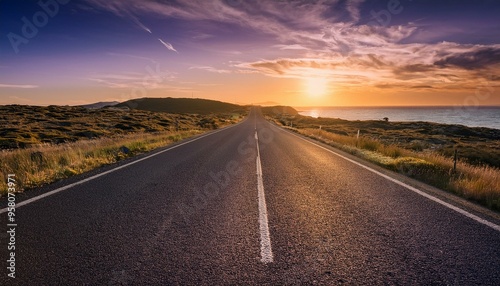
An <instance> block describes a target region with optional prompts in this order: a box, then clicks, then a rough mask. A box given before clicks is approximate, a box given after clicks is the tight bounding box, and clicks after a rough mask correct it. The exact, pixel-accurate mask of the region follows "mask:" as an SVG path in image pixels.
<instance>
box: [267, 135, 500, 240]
mask: <svg viewBox="0 0 500 286" xmlns="http://www.w3.org/2000/svg"><path fill="white" fill-rule="evenodd" d="M271 126H273V125H271ZM277 128H279V127H277ZM280 130H283V131H285V132H287V133H289V134H291V135H293V136H295V137H297V138H300V139H302V140H304V141H306V142H309V143H310V144H313V145H315V146H317V147H319V148H321V149H324V150H326V151H328V152H330V153H332V154H334V155H336V156H338V157H340V158H342V159H344V160H347V161H349V162H351V163H353V164H356V165H358V166H360V167H362V168H364V169H366V170H368V171H370V172H372V173H375V174H377V175H379V176H381V177H383V178H385V179H387V180H389V181H391V182H394V183H396V184H398V185H400V186H402V187H405V188H407V189H408V190H410V191H413V192H415V193H417V194H419V195H421V196H423V197H425V198H427V199H429V200H431V201H434V202H436V203H438V204H440V205H442V206H445V207H447V208H449V209H451V210H454V211H456V212H457V213H459V214H461V215H464V216H466V217H468V218H470V219H472V220H475V221H476V222H478V223H480V224H483V225H485V226H488V227H490V228H492V229H494V230H496V231H499V232H500V225H497V224H495V223H492V222H490V221H488V220H485V219H483V218H481V217H478V216H477V215H474V214H471V213H470V212H468V211H466V210H463V209H461V208H459V207H456V206H454V205H452V204H449V203H447V202H445V201H443V200H440V199H438V198H436V197H434V196H432V195H429V194H427V193H426V192H423V191H421V190H419V189H417V188H415V187H412V186H410V185H407V184H405V183H403V182H401V181H398V180H396V179H394V178H392V177H389V176H387V175H385V174H383V173H381V172H379V171H377V170H375V169H372V168H370V167H368V166H365V165H363V164H361V163H359V162H356V161H354V160H352V159H349V158H347V157H345V156H343V155H341V154H339V153H337V152H334V151H332V150H330V149H328V148H325V147H323V146H321V145H319V144H316V143H314V142H311V141H309V140H306V139H304V138H302V137H300V136H298V135H296V134H294V133H292V132H290V131H287V130H284V129H281V128H280Z"/></svg>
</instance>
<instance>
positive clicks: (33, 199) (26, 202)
mask: <svg viewBox="0 0 500 286" xmlns="http://www.w3.org/2000/svg"><path fill="white" fill-rule="evenodd" d="M242 122H243V121H242ZM242 122H240V123H242ZM240 123H238V124H235V125H232V126H229V127H226V128H223V129H220V130H217V131H215V132H212V133H209V134H205V135H201V136H199V137H196V138H194V139H191V140H189V141H186V142H183V143H180V144H177V145H175V146H172V147H170V148H167V149H165V150H162V151H159V152H157V153H154V154H151V155H148V156H146V157H144V158H141V159H138V160H135V161H132V162H130V163H127V164H124V165H121V166H118V167H116V168H114V169H111V170H108V171H106V172H102V173H99V174H97V175H94V176H91V177H88V178H86V179H83V180H81V181H78V182H75V183H72V184H69V185H66V186H64V187H60V188H57V189H55V190H52V191H50V192H47V193H43V194H41V195H39V196H36V197H33V198H31V199H28V200H25V201H22V202H20V203H17V204H16V208H19V207H22V206H25V205H27V204H30V203H32V202H36V201H38V200H41V199H43V198H45V197H48V196H51V195H54V194H57V193H59V192H62V191H64V190H67V189H70V188H72V187H74V186H78V185H81V184H83V183H86V182H88V181H92V180H94V179H97V178H99V177H102V176H104V175H107V174H110V173H113V172H114V171H118V170H120V169H123V168H126V167H128V166H131V165H134V164H136V163H139V162H141V161H144V160H147V159H149V158H152V157H154V156H157V155H160V154H162V153H165V152H167V151H170V150H172V149H175V148H177V147H181V146H183V145H186V144H189V143H192V142H194V141H197V140H200V139H202V138H205V137H207V136H210V135H214V134H216V133H219V132H221V131H224V130H228V129H229V128H233V127H235V126H236V125H239V124H240ZM7 210H8V208H3V209H0V214H3V213H5V212H7Z"/></svg>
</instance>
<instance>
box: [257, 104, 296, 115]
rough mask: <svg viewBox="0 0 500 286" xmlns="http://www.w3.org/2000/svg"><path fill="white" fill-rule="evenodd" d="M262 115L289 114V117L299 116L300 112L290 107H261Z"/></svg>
mask: <svg viewBox="0 0 500 286" xmlns="http://www.w3.org/2000/svg"><path fill="white" fill-rule="evenodd" d="M261 109H262V113H264V114H268V115H278V114H287V115H298V114H299V112H298V111H297V110H295V108H293V107H290V106H282V105H278V106H265V107H261Z"/></svg>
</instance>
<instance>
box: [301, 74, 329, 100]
mask: <svg viewBox="0 0 500 286" xmlns="http://www.w3.org/2000/svg"><path fill="white" fill-rule="evenodd" d="M304 85H305V93H306V94H307V95H308V96H309V97H315V98H317V97H322V96H325V95H326V94H327V93H328V91H329V90H328V80H327V79H326V78H324V77H309V78H306V79H304Z"/></svg>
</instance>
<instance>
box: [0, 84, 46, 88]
mask: <svg viewBox="0 0 500 286" xmlns="http://www.w3.org/2000/svg"><path fill="white" fill-rule="evenodd" d="M0 88H38V85H32V84H3V83H0Z"/></svg>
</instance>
